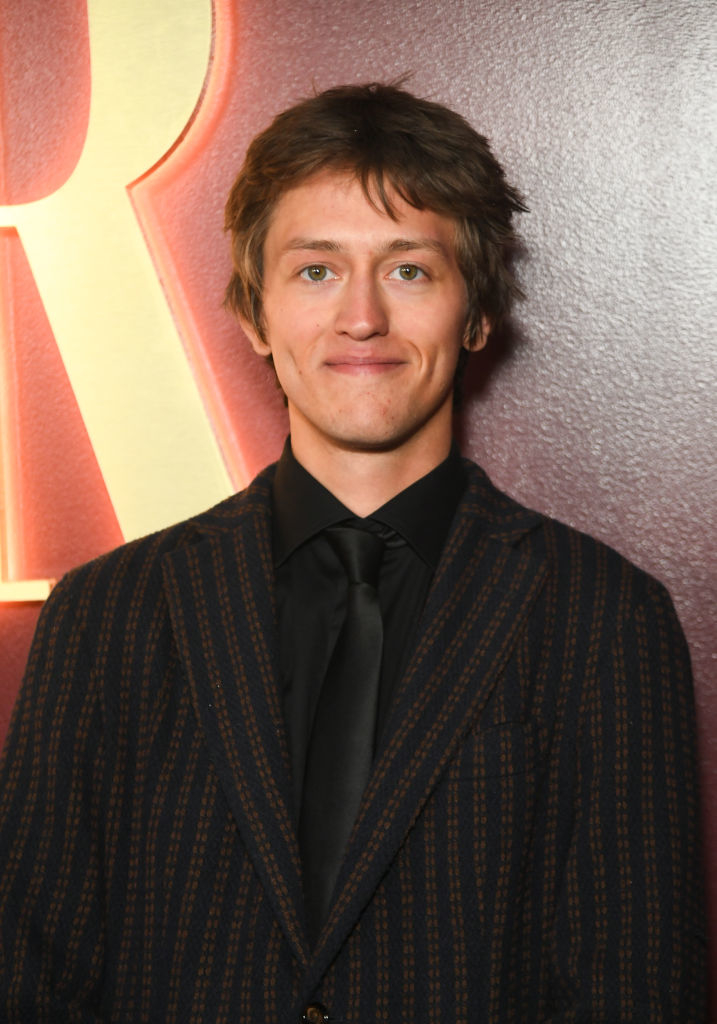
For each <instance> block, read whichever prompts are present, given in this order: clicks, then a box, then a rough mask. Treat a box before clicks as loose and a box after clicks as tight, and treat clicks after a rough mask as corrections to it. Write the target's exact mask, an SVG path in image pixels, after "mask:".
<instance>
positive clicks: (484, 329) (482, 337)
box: [463, 316, 492, 352]
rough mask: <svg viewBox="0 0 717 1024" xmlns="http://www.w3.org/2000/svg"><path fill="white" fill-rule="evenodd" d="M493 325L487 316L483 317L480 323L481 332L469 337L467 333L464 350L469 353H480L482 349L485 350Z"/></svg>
mask: <svg viewBox="0 0 717 1024" xmlns="http://www.w3.org/2000/svg"><path fill="white" fill-rule="evenodd" d="M491 327H492V324H491V322H490V320H489V319H488V317H487V316H482V317H481V321H480V330H478V331H476V332H475V333H474V334H472V335H469V334H468V332H467V331H466V335H465V337H464V338H463V348H464V349H466V350H467V351H468V352H480V350H481V349H482V348H485V345H486V342H487V341H488V337H489V335H490V332H491Z"/></svg>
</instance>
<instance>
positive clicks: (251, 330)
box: [238, 314, 271, 356]
mask: <svg viewBox="0 0 717 1024" xmlns="http://www.w3.org/2000/svg"><path fill="white" fill-rule="evenodd" d="M238 319H239V325H240V327H241V329H242V330H243V331H244V333H245V334H246V336H247V338H248V339H249V341H250V343H251V347H252V348H253V349H254V351H255V352H256V354H257V355H258V356H270V355H271V345H270V344H269V342H268V341H264V339H263V338H262V336H261V335H260V334H259V332H258V330H257V329H256V327H255V326H254V324H253V323H252V322H251V320H248V319H247V318H246V317H245V316H242V315H241V314H239V317H238Z"/></svg>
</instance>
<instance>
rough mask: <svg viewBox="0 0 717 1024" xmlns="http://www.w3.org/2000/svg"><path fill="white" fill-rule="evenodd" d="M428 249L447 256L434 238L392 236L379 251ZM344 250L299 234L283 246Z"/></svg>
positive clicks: (336, 244) (331, 241)
mask: <svg viewBox="0 0 717 1024" xmlns="http://www.w3.org/2000/svg"><path fill="white" fill-rule="evenodd" d="M421 250H428V251H429V252H435V253H436V254H437V255H439V256H442V257H443V258H444V259H447V258H448V253H447V252H446V247H445V246H444V245H442V244H441V243H440V242H439V241H437V240H436V239H435V238H425V237H421V238H393V239H391V241H390V242H387V243H386V244H385V245H383V246H381V248H380V249H379V252H380V253H386V254H389V253H392V252H416V251H421ZM296 251H305V252H306V251H308V252H336V253H342V252H346V248H345V246H343V245H342V244H341V243H340V242H337V241H335V240H334V239H331V238H303V237H301V236H299V237H297V238H292V239H291V240H290V241H289V242H288V243H287V245H286V246H285V248H284V252H296Z"/></svg>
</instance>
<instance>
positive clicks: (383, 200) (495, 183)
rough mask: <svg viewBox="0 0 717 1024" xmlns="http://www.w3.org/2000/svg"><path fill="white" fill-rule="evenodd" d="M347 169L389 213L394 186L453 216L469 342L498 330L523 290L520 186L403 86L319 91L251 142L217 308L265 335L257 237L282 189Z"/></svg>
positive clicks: (434, 106) (236, 188)
mask: <svg viewBox="0 0 717 1024" xmlns="http://www.w3.org/2000/svg"><path fill="white" fill-rule="evenodd" d="M327 168H328V169H335V170H337V171H342V172H344V171H345V172H348V173H351V174H353V175H355V177H356V179H357V180H358V181H359V182H360V183H361V186H362V188H363V190H364V193H365V194H366V197H367V199H369V201H370V202H372V203H373V204H374V205H376V206H380V207H382V208H383V210H384V211H385V212H386V213H387V214H388V215H389V216H390V217H392V218H394V219H395V217H396V214H395V210H394V208H393V205H392V203H391V200H390V195H389V193H390V191H391V190H393V191H395V193H397V194H398V195H399V196H401V198H403V199H404V200H405V201H406V202H408V203H410V204H411V205H412V206H414V207H416V208H417V209H419V210H422V209H428V210H432V211H434V212H436V213H439V214H443V215H445V216H448V217H450V218H452V219H453V220H454V222H455V225H456V239H455V245H456V258H457V261H458V265H459V268H460V270H461V273H462V275H463V278H464V280H465V282H466V287H467V293H468V314H467V323H466V344H467V346H468V347H470V346H471V345H472V344H473V343H474V342H475V341H476V340H479V339H481V337H482V334H483V329H482V324H483V321H484V318H485V320H487V322H488V323H489V324H490V328H491V329H495V328H496V327H498V326H499V325H500V323H501V322H502V321H503V320H504V318H505V316H506V314H507V313H508V310H509V308H510V305H511V302H512V300H513V298H515V297H516V296H517V295H519V294H520V290H519V288H518V286H517V284H516V281H515V279H514V277H513V274H512V272H511V269H510V266H509V254H510V250H511V248H512V246H513V243H514V241H515V236H514V233H513V229H512V223H511V221H512V217H513V214H514V213H517V212H521V211H524V210H525V209H526V207H525V206H524V204H523V200H522V197H521V196H520V194H519V192H518V191H517V190H516V189H515V188H513V187H512V186H511V185H509V184H508V182H507V181H506V179H505V175H504V173H503V169H502V168H501V166H500V164H499V163H498V161H497V160H496V159H495V157H494V156H493V154H492V153H491V150H490V147H489V145H488V142H487V141H486V139H485V138H484V137H483V136H482V135H479V134H478V132H476V131H475V130H474V129H473V128H471V126H470V125H469V124H468V122H467V121H466V120H465V119H464V118H463V117H461V115H460V114H457V113H455V112H454V111H452V110H449V109H448V108H447V107H444V106H442V105H441V104H439V103H434V102H431V101H430V100H424V99H419V98H418V97H416V96H413V95H412V94H411V93H409V92H407V91H406V90H405V89H403V88H401V87H400V84H398V85H396V84H390V85H382V84H379V83H370V84H367V85H345V86H338V87H336V88H333V89H328V90H326V91H325V92H321V93H319V94H318V95H316V96H312V97H310V98H309V99H306V100H303V101H302V102H300V103H297V104H296V105H295V106H293V107H290V108H289V109H288V110H285V111H284V112H283V113H281V114H279V115H278V116H277V117H276V118H275V119H274V120H273V121H272V123H271V124H270V125H269V127H268V128H266V129H265V130H264V131H263V132H261V134H259V135H257V137H256V138H255V139H254V141H253V142H252V143H251V145H250V146H249V149H248V151H247V154H246V158H245V160H244V165H243V167H242V169H241V171H240V172H239V176H238V177H237V179H236V181H235V183H234V185H233V187H232V189H231V192H230V194H229V198H228V201H227V205H226V212H225V227H226V229H227V230H228V231H229V232H230V233H231V240H232V253H233V264H234V271H233V273H232V276H231V279H230V281H229V285H228V287H227V292H226V304H227V306H228V307H229V308H230V309H233V310H234V311H235V312H236V313H239V314H240V315H241V316H243V317H244V318H246V319H247V320H248V321H249V322H250V323H251V324H252V326H253V327H254V329H255V330H256V331H257V333H258V334H259V336H260V337H263V318H262V299H261V296H262V278H263V251H264V241H265V239H266V234H267V231H268V229H269V224H270V221H271V217H272V213H273V211H274V208H275V207H276V204H277V202H278V201H279V199H280V198H281V196H282V195H283V194H284V193H285V192H286V191H288V190H289V189H291V188H294V187H296V186H297V185H300V184H301V183H303V182H304V181H306V180H307V179H308V178H310V177H311V176H312V175H313V174H316V173H318V172H319V171H322V170H325V169H327Z"/></svg>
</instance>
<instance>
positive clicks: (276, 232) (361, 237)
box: [266, 169, 455, 256]
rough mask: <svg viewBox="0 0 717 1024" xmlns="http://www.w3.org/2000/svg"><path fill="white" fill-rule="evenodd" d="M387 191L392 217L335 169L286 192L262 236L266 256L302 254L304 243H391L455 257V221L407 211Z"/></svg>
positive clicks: (352, 178) (429, 212)
mask: <svg viewBox="0 0 717 1024" xmlns="http://www.w3.org/2000/svg"><path fill="white" fill-rule="evenodd" d="M386 191H387V195H388V200H389V202H390V204H391V209H392V213H393V216H391V215H390V214H389V213H388V212H387V211H386V210H385V209H384V208H383V206H382V204H381V201H380V199H379V197H378V194H377V193H376V192H374V191H373V190H371V187H370V186H369V192H370V198H369V196H367V195H366V193H365V191H364V189H363V187H362V185H361V182H360V181H359V180H358V179H357V178H356V177H355V175H354V174H352V173H350V172H347V171H340V170H333V169H331V170H323V171H319V172H317V173H316V174H313V175H312V176H311V177H309V178H307V179H306V180H305V181H303V182H301V183H300V184H298V185H296V186H294V187H293V188H290V189H287V190H286V192H284V193H283V194H282V195H281V197H280V198H279V200H278V202H277V203H276V206H275V207H274V210H273V212H272V215H271V218H270V221H269V229H268V232H267V236H266V253H267V255H269V254H271V255H278V254H279V253H280V252H281V251H284V250H285V249H287V248H300V247H301V245H300V243H301V242H302V241H304V240H306V241H309V240H318V239H324V240H326V241H332V242H334V243H336V244H337V245H339V246H343V245H347V246H349V245H352V244H360V243H363V244H364V245H367V246H371V245H385V244H386V243H387V242H390V241H391V240H395V239H403V240H406V241H411V240H414V239H415V240H417V239H423V240H424V241H427V242H429V243H430V242H435V244H436V246H437V247H440V248H444V249H445V250H446V255H450V256H453V254H454V239H455V221H454V219H453V218H451V217H448V216H445V215H444V214H440V213H437V212H436V211H435V210H427V209H422V210H419V209H417V208H416V207H415V206H411V205H410V203H407V202H406V200H405V199H403V198H402V197H401V196H400V195H399V194H398V193H397V192H396V190H395V189H393V188H392V187H391V186H389V187H388V188H387V189H386Z"/></svg>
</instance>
